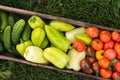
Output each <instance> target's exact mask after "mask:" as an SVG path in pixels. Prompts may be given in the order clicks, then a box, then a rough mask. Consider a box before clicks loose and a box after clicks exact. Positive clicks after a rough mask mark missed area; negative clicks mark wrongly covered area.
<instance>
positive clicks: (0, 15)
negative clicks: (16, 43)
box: [0, 11, 8, 32]
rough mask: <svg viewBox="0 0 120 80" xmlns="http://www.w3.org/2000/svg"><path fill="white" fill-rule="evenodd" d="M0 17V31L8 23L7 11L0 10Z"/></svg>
mask: <svg viewBox="0 0 120 80" xmlns="http://www.w3.org/2000/svg"><path fill="white" fill-rule="evenodd" d="M0 18H1V21H2V24H1V27H0V31H1V32H3V31H4V29H5V27H6V26H7V24H8V21H7V13H6V12H4V11H1V12H0Z"/></svg>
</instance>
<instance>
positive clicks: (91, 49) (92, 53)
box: [86, 46, 95, 57]
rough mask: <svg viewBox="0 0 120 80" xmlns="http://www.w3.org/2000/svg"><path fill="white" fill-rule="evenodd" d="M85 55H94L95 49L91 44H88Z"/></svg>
mask: <svg viewBox="0 0 120 80" xmlns="http://www.w3.org/2000/svg"><path fill="white" fill-rule="evenodd" d="M86 55H87V56H90V57H95V50H94V49H93V48H92V47H91V46H88V47H87V48H86Z"/></svg>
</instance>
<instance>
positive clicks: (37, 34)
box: [31, 28, 45, 47]
mask: <svg viewBox="0 0 120 80" xmlns="http://www.w3.org/2000/svg"><path fill="white" fill-rule="evenodd" d="M44 38H45V31H44V29H42V28H36V29H34V30H33V31H32V33H31V41H32V43H33V44H34V45H35V46H38V47H40V46H41V44H42V42H43V40H44Z"/></svg>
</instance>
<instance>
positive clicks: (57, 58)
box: [43, 47, 70, 68]
mask: <svg viewBox="0 0 120 80" xmlns="http://www.w3.org/2000/svg"><path fill="white" fill-rule="evenodd" d="M43 56H44V57H45V59H47V60H48V61H49V62H51V63H52V64H53V65H54V66H56V67H58V68H64V67H65V66H66V65H67V64H68V62H69V60H70V59H69V57H68V55H67V54H66V53H65V52H63V51H62V50H60V49H58V48H55V47H48V48H46V49H45V50H44V51H43Z"/></svg>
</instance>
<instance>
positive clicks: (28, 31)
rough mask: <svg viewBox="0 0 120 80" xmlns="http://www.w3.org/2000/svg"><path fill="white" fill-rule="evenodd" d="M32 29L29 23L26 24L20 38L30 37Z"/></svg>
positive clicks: (27, 38)
mask: <svg viewBox="0 0 120 80" xmlns="http://www.w3.org/2000/svg"><path fill="white" fill-rule="evenodd" d="M31 32H32V29H31V27H30V26H29V25H26V26H25V28H24V31H23V33H22V40H23V41H27V40H29V39H30V36H31Z"/></svg>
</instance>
